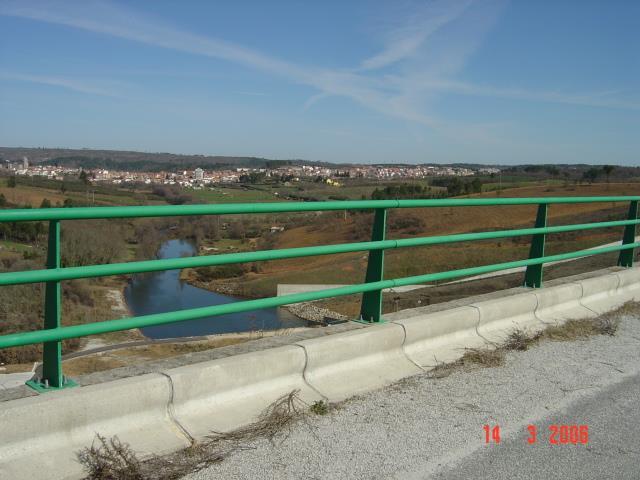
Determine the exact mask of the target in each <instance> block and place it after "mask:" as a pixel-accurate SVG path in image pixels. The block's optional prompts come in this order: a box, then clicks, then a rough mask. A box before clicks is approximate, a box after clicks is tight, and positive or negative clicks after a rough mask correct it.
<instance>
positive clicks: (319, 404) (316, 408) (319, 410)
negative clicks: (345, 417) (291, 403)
mask: <svg viewBox="0 0 640 480" xmlns="http://www.w3.org/2000/svg"><path fill="white" fill-rule="evenodd" d="M309 410H310V411H311V413H314V414H316V415H326V414H327V413H329V405H328V404H327V402H325V401H324V400H318V401H315V402H313V404H312V405H311V406H310V407H309Z"/></svg>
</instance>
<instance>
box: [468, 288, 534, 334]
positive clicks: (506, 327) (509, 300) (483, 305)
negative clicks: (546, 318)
mask: <svg viewBox="0 0 640 480" xmlns="http://www.w3.org/2000/svg"><path fill="white" fill-rule="evenodd" d="M537 305H538V300H537V299H536V296H535V295H534V294H533V293H532V292H523V293H517V294H515V295H510V296H508V297H502V298H497V299H494V300H487V301H484V302H478V303H473V304H471V306H472V307H474V308H477V309H478V311H479V312H480V322H479V324H478V334H479V335H480V336H481V337H482V338H484V339H485V340H487V342H489V343H491V344H499V343H503V342H504V341H505V340H506V339H507V337H508V336H509V335H510V334H511V332H513V331H514V330H516V329H518V330H522V331H524V332H527V333H534V332H538V331H540V330H542V329H543V328H544V326H545V325H544V324H543V323H542V322H541V321H540V320H538V318H536V316H535V314H534V312H535V310H536V307H537Z"/></svg>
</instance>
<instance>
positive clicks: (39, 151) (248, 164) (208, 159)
mask: <svg viewBox="0 0 640 480" xmlns="http://www.w3.org/2000/svg"><path fill="white" fill-rule="evenodd" d="M23 157H27V158H28V159H29V162H31V163H32V164H41V163H42V164H46V165H61V166H69V167H83V168H87V169H92V168H105V169H109V170H145V171H154V170H156V171H157V170H175V169H178V170H180V169H193V168H198V167H200V168H207V169H224V168H265V167H271V168H275V167H278V166H284V165H319V166H323V165H326V166H332V167H335V166H336V165H337V164H332V163H328V162H315V161H308V160H301V159H291V160H273V159H268V158H262V157H232V156H220V155H181V154H174V153H149V152H134V151H127V150H90V149H69V148H22V147H0V158H2V159H4V160H9V161H19V160H22V158H23Z"/></svg>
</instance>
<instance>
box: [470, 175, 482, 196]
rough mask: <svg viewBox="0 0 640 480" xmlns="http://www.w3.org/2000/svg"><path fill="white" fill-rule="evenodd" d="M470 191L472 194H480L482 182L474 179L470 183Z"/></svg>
mask: <svg viewBox="0 0 640 480" xmlns="http://www.w3.org/2000/svg"><path fill="white" fill-rule="evenodd" d="M471 189H472V191H473V193H481V192H482V181H481V180H480V179H479V178H474V179H473V181H472V182H471Z"/></svg>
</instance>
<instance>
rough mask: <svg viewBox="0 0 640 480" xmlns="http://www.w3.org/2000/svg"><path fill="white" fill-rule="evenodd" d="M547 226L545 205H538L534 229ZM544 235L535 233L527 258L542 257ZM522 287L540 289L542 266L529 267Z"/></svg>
mask: <svg viewBox="0 0 640 480" xmlns="http://www.w3.org/2000/svg"><path fill="white" fill-rule="evenodd" d="M546 226H547V204H546V203H541V204H540V205H538V214H537V215H536V225H535V228H544V227H546ZM544 240H545V234H544V233H537V234H535V235H533V238H532V239H531V248H530V249H529V258H540V257H544ZM524 286H525V287H532V288H540V287H541V286H542V264H541V263H540V264H538V265H529V266H528V267H527V271H526V272H525V274H524Z"/></svg>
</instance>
